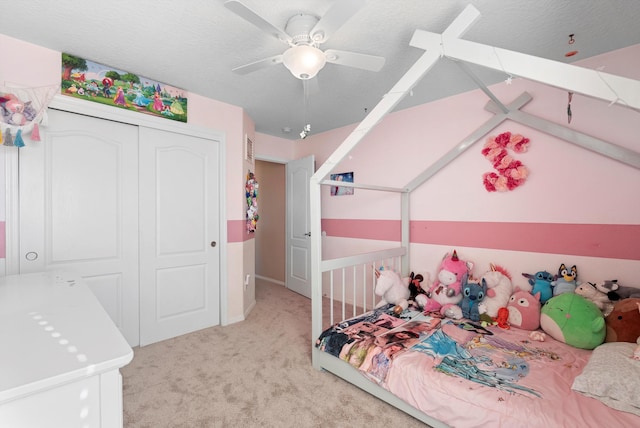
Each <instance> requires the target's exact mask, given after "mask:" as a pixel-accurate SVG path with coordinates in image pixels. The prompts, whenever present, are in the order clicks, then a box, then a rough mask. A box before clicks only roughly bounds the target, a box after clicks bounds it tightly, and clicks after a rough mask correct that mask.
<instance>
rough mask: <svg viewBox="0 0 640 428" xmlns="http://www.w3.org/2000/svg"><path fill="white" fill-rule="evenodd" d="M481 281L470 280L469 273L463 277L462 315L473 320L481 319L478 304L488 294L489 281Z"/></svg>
mask: <svg viewBox="0 0 640 428" xmlns="http://www.w3.org/2000/svg"><path fill="white" fill-rule="evenodd" d="M481 281H482V282H481V283H477V282H471V281H469V275H468V274H465V275H464V276H463V277H462V302H460V307H461V308H462V316H463V317H465V318H468V319H470V320H471V321H480V311H479V309H478V304H479V303H480V302H482V300H483V299H484V297H485V296H486V295H487V281H486V280H484V279H482V280H481Z"/></svg>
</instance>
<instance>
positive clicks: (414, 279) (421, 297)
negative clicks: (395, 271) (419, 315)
mask: <svg viewBox="0 0 640 428" xmlns="http://www.w3.org/2000/svg"><path fill="white" fill-rule="evenodd" d="M426 276H427V277H426V280H425V277H424V276H423V275H421V274H414V273H413V272H411V274H410V275H409V277H408V278H405V280H406V281H408V288H409V293H410V295H409V301H410V302H414V303H415V304H416V305H417V306H418V308H420V309H423V308H424V305H426V304H427V300H429V299H428V297H427V290H428V289H429V273H426Z"/></svg>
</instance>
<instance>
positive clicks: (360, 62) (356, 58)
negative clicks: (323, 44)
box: [324, 49, 385, 71]
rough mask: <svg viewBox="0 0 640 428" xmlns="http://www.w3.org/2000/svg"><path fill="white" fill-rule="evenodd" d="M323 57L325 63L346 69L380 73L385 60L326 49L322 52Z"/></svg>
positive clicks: (373, 56)
mask: <svg viewBox="0 0 640 428" xmlns="http://www.w3.org/2000/svg"><path fill="white" fill-rule="evenodd" d="M324 55H325V58H326V59H327V62H330V63H332V64H338V65H346V66H347V67H354V68H360V69H362V70H368V71H380V69H381V68H382V66H384V62H385V59H384V58H383V57H381V56H376V55H367V54H361V53H356V52H347V51H339V50H335V49H327V50H326V51H324Z"/></svg>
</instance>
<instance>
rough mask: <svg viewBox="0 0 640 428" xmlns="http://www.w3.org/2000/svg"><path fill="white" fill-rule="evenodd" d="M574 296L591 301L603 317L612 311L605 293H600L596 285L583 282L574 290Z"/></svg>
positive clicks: (611, 304) (610, 302)
mask: <svg viewBox="0 0 640 428" xmlns="http://www.w3.org/2000/svg"><path fill="white" fill-rule="evenodd" d="M576 294H578V295H580V296H582V297H585V298H586V299H587V300H591V301H592V302H593V303H595V305H596V306H597V307H598V309H600V310H601V311H602V315H604V316H605V317H606V316H607V315H609V314H610V313H611V311H612V310H613V302H612V301H611V300H609V297H608V296H607V293H604V292H602V291H600V290H599V289H598V288H597V287H596V284H594V283H591V282H585V283H582V284H580V285H579V286H578V287H577V288H576Z"/></svg>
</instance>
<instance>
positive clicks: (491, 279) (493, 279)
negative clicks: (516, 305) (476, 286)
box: [479, 264, 513, 318]
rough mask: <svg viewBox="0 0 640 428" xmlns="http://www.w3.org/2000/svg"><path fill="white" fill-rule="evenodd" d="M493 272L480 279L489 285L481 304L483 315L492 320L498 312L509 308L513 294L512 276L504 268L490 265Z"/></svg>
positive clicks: (490, 271)
mask: <svg viewBox="0 0 640 428" xmlns="http://www.w3.org/2000/svg"><path fill="white" fill-rule="evenodd" d="M490 267H491V270H489V272H486V273H485V274H484V275H482V277H481V278H480V280H481V281H484V282H485V283H486V284H487V293H486V297H485V298H484V300H483V301H482V303H480V306H479V309H480V313H481V314H487V315H489V316H490V317H491V318H495V317H496V316H497V315H498V310H499V309H500V308H504V307H505V306H507V302H508V301H509V297H511V294H512V293H513V285H512V283H511V275H509V272H507V270H506V269H504V268H503V267H502V266H497V265H494V264H491V265H490Z"/></svg>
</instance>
